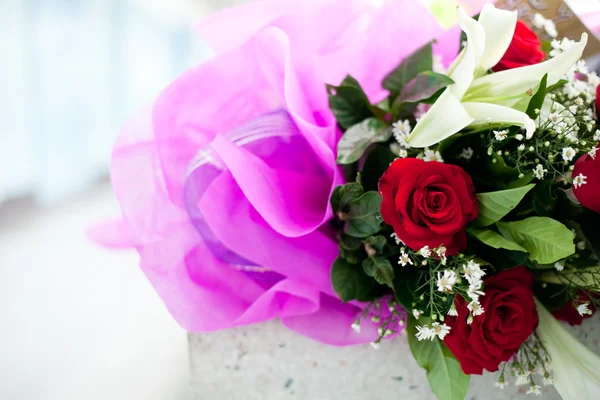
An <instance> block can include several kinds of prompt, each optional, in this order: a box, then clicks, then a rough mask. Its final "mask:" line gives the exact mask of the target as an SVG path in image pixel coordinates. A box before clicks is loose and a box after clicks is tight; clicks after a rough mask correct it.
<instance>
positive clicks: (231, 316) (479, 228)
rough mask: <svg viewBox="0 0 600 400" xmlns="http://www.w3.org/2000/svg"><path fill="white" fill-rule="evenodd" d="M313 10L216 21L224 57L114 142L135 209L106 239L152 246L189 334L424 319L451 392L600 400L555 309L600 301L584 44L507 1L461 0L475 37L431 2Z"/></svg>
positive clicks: (591, 81)
mask: <svg viewBox="0 0 600 400" xmlns="http://www.w3.org/2000/svg"><path fill="white" fill-rule="evenodd" d="M305 3H306V4H305V6H304V7H302V8H300V9H298V10H294V11H293V12H292V11H291V10H290V8H289V4H287V3H286V2H277V1H273V2H269V1H267V2H263V3H259V4H256V5H248V6H244V7H241V8H237V9H231V10H227V11H225V12H224V13H223V14H220V15H218V16H216V17H213V18H212V19H208V20H207V21H204V23H203V24H201V25H200V26H199V29H200V31H201V32H202V33H204V34H205V36H206V37H207V38H208V40H209V42H211V44H212V45H213V47H214V48H215V50H216V52H217V56H216V57H215V58H214V59H212V60H210V61H209V62H207V63H205V64H203V65H201V66H199V67H198V68H196V69H193V70H190V71H189V72H187V73H186V74H184V75H183V76H182V77H180V78H179V79H178V80H177V81H175V82H174V83H173V84H172V85H171V86H170V87H169V88H167V89H166V90H165V91H164V92H163V93H162V94H161V96H160V97H159V99H158V100H157V101H156V103H155V104H154V106H153V108H152V109H151V110H146V111H145V112H142V113H141V114H140V116H139V117H138V118H137V119H135V120H134V121H133V122H132V123H130V124H129V125H128V126H126V127H125V129H124V131H123V133H122V135H121V137H120V139H119V141H118V142H117V145H116V148H115V151H114V154H113V165H112V175H113V184H114V186H115V190H116V192H117V195H118V197H119V200H120V202H121V206H122V209H123V214H124V219H123V221H122V222H120V223H119V224H118V225H117V228H118V229H117V231H118V234H119V237H118V238H117V239H115V238H114V237H113V238H110V239H108V238H107V237H105V238H104V240H105V242H108V241H109V240H110V243H109V244H113V245H116V244H126V245H130V246H134V247H136V248H137V249H138V251H139V252H140V256H141V265H142V268H143V269H144V271H145V272H146V274H147V276H148V277H149V279H150V280H151V281H152V283H153V284H154V285H155V287H156V290H157V291H158V292H159V294H160V295H161V296H162V297H163V299H164V301H165V303H166V305H167V307H168V308H169V310H170V311H171V313H172V314H173V315H174V317H175V318H176V319H177V320H178V321H179V322H180V323H181V324H182V325H183V326H184V327H185V328H186V329H188V330H191V331H211V330H216V329H223V328H228V327H233V326H239V325H244V324H249V323H256V322H261V321H266V320H268V319H271V318H280V319H281V321H282V322H283V324H285V325H286V326H287V327H289V328H290V329H293V330H294V331H296V332H299V333H301V334H304V335H306V336H309V337H311V338H313V339H316V340H319V341H322V342H324V343H328V344H332V345H351V344H357V343H371V344H372V345H373V346H374V347H379V346H380V345H382V344H383V342H384V340H386V339H388V338H391V337H393V336H395V335H396V334H398V333H400V332H406V334H407V337H408V341H409V344H410V347H411V350H412V353H413V355H414V356H415V358H416V360H417V362H418V364H419V365H421V366H422V367H423V368H425V369H426V370H427V377H428V380H429V382H430V385H431V388H432V390H433V391H434V393H435V394H436V395H437V396H438V398H441V399H462V398H464V396H465V395H466V391H467V388H468V384H469V379H470V375H473V374H482V373H483V371H484V370H487V371H498V370H500V371H501V374H500V378H499V381H498V383H497V386H499V387H503V386H504V385H506V384H507V383H508V382H509V381H510V380H511V379H512V380H514V381H515V383H516V384H518V385H527V391H528V393H531V394H540V390H541V386H542V385H547V384H552V383H553V384H554V385H555V386H556V388H557V390H558V391H559V392H560V394H561V395H562V396H563V397H564V398H567V399H569V398H574V396H576V395H577V396H578V397H580V398H585V397H582V394H581V390H582V388H587V390H588V391H589V393H591V396H592V397H588V398H595V397H594V396H593V393H598V391H600V372H599V371H600V357H598V356H597V355H595V354H593V353H591V352H590V351H589V350H587V349H586V348H585V347H584V346H583V345H581V344H580V343H579V342H577V341H576V340H575V339H574V338H573V337H572V336H570V334H569V333H568V332H567V331H566V330H565V329H564V327H563V326H562V325H561V324H560V323H558V322H557V321H556V319H561V320H564V321H567V322H569V323H572V324H579V323H581V321H582V319H583V318H587V317H589V316H590V315H592V314H593V313H594V312H595V311H596V308H597V306H598V305H599V304H600V303H599V301H600V297H599V296H598V294H597V293H598V291H600V266H599V265H600V264H599V263H600V233H599V232H600V231H599V230H598V228H597V226H598V221H599V220H600V159H598V158H597V157H596V152H597V147H598V142H599V141H600V130H598V129H597V128H596V122H597V119H598V114H597V106H596V91H597V89H598V85H599V84H600V79H599V78H598V76H597V75H596V74H595V73H594V72H590V71H589V70H588V68H587V67H586V64H585V62H584V61H582V60H581V55H582V52H583V49H584V47H585V45H586V41H587V36H586V35H585V34H584V35H583V36H582V37H581V39H580V40H579V41H571V40H569V39H562V40H558V39H555V40H553V41H552V42H550V43H541V42H540V40H539V39H538V38H537V36H536V35H535V33H533V32H532V31H531V30H530V29H529V28H528V27H527V26H526V25H525V24H523V23H522V22H520V21H518V20H517V15H516V13H513V12H508V11H504V10H499V9H496V8H494V7H493V6H491V5H486V6H485V7H484V8H483V9H482V11H481V13H480V14H479V15H478V16H477V18H472V17H471V16H468V15H466V14H465V13H464V12H463V11H462V10H460V9H459V10H458V23H459V26H460V29H461V30H462V37H461V38H459V32H458V31H456V32H453V31H450V32H444V30H443V29H442V28H441V27H440V26H439V25H438V23H437V22H436V20H435V19H434V18H433V17H432V16H431V14H430V13H429V12H428V11H427V9H425V8H424V7H423V6H421V5H419V4H416V3H415V2H413V1H412V0H389V1H387V2H385V3H384V5H383V6H381V7H378V6H375V5H374V4H373V3H372V2H366V1H362V0H330V1H328V2H319V1H316V0H314V1H313V0H307V1H306V2H305ZM249 15H250V16H251V18H249V19H248V20H247V21H246V22H247V23H245V24H238V23H237V21H239V20H240V18H246V17H247V16H249ZM534 22H535V23H536V24H539V26H541V27H544V28H545V29H546V31H547V32H548V34H550V35H551V36H556V32H555V29H553V26H552V24H551V22H549V21H547V20H544V19H543V17H541V16H537V17H536V19H535V21H534ZM307 26H311V27H313V28H314V29H309V30H307V29H306V27H307ZM224 29H226V30H227V31H228V36H227V39H226V40H224V39H223V35H221V32H222V31H223V30H224ZM404 38H406V39H404ZM409 38H410V39H409ZM399 42H400V44H401V45H399V44H398V43H399ZM459 47H460V48H459ZM326 84H327V85H326ZM511 377H513V378H511ZM583 396H585V394H584V395H583Z"/></svg>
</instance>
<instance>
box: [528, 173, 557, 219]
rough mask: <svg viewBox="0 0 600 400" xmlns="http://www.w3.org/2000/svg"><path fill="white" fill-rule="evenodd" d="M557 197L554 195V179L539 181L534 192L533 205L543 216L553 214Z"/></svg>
mask: <svg viewBox="0 0 600 400" xmlns="http://www.w3.org/2000/svg"><path fill="white" fill-rule="evenodd" d="M555 200H556V197H554V196H553V195H552V181H551V180H547V181H542V182H540V183H538V185H537V187H536V188H535V191H534V193H533V200H532V205H533V209H534V210H535V212H536V213H538V215H540V216H542V217H550V216H552V210H553V209H554V201H555Z"/></svg>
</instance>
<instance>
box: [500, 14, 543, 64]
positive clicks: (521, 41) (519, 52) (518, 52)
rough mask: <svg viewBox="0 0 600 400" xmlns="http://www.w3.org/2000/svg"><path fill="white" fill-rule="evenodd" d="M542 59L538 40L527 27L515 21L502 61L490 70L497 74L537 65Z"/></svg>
mask: <svg viewBox="0 0 600 400" xmlns="http://www.w3.org/2000/svg"><path fill="white" fill-rule="evenodd" d="M543 59H544V52H543V51H542V50H541V43H540V39H538V37H537V35H536V34H535V32H533V31H532V30H531V29H529V27H528V26H527V25H525V24H524V23H522V22H521V21H517V26H516V28H515V33H514V35H513V38H512V41H511V42H510V45H509V46H508V49H506V53H504V55H503V56H502V59H501V60H500V61H499V62H498V64H496V65H495V66H494V67H493V68H492V70H494V71H496V72H498V71H503V70H505V69H513V68H518V67H524V66H526V65H532V64H537V63H539V62H541V61H542V60H543Z"/></svg>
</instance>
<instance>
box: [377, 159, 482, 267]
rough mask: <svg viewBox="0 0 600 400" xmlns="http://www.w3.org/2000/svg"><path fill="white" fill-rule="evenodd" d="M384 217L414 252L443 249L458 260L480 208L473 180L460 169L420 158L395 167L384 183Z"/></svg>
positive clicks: (397, 163)
mask: <svg viewBox="0 0 600 400" xmlns="http://www.w3.org/2000/svg"><path fill="white" fill-rule="evenodd" d="M379 193H381V196H382V197H383V201H382V203H381V215H382V217H383V220H384V221H385V223H387V224H388V225H391V226H392V227H393V228H394V231H395V232H396V235H398V237H399V238H400V239H401V240H402V241H403V242H404V243H405V244H406V245H407V246H408V247H410V248H411V249H413V250H419V249H420V248H422V247H424V246H429V247H439V246H440V245H444V246H445V247H446V251H447V254H449V255H454V254H456V253H458V252H460V251H462V250H464V249H465V248H466V245H467V237H466V233H465V227H466V225H467V224H468V223H469V222H471V221H473V220H474V219H475V218H476V217H477V212H478V211H479V205H478V203H477V197H476V196H475V188H474V187H473V181H472V180H471V177H470V176H469V175H467V173H466V172H465V171H463V170H462V168H460V167H457V166H456V165H450V164H443V163H440V162H437V161H431V162H425V161H423V160H420V159H417V158H400V159H398V160H396V161H394V162H393V163H392V164H391V165H390V166H389V168H388V169H387V170H386V171H385V173H384V174H383V176H382V177H381V179H380V180H379Z"/></svg>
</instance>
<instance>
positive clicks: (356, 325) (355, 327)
mask: <svg viewBox="0 0 600 400" xmlns="http://www.w3.org/2000/svg"><path fill="white" fill-rule="evenodd" d="M351 327H352V330H353V331H354V332H356V333H360V323H358V321H357V322H355V323H353V324H352V325H351Z"/></svg>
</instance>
